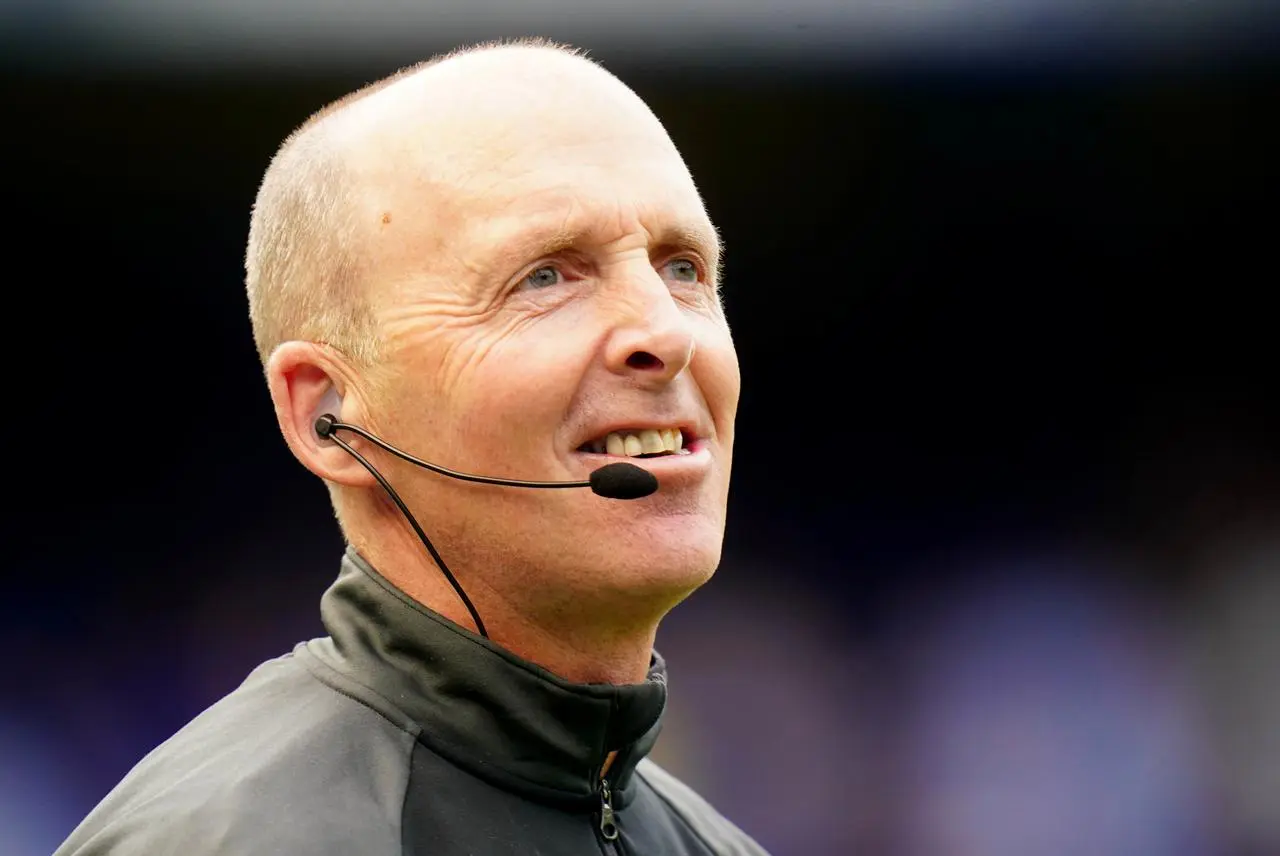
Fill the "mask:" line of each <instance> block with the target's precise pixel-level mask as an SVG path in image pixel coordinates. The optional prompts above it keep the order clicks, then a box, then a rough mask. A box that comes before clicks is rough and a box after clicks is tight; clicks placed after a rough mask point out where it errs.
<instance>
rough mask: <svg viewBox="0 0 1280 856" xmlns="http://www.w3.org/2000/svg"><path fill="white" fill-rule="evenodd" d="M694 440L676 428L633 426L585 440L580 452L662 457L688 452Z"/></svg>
mask: <svg viewBox="0 0 1280 856" xmlns="http://www.w3.org/2000/svg"><path fill="white" fill-rule="evenodd" d="M692 442H693V438H692V437H690V436H689V435H687V434H686V433H685V432H684V431H682V430H681V429H679V428H675V427H672V428H634V429H623V430H620V431H610V432H609V433H608V434H606V435H605V436H603V437H600V438H597V439H595V440H589V441H587V442H586V443H583V444H582V445H581V446H579V447H578V451H579V452H590V453H593V454H596V455H614V456H616V457H620V458H663V457H666V456H668V455H687V454H689V450H688V448H686V446H687V445H688V444H690V443H692Z"/></svg>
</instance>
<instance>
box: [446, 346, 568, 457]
mask: <svg viewBox="0 0 1280 856" xmlns="http://www.w3.org/2000/svg"><path fill="white" fill-rule="evenodd" d="M579 339H581V336H580V335H579V336H578V337H576V338H575V337H574V336H573V332H572V331H554V332H551V331H548V332H546V333H545V334H542V332H541V331H538V332H531V333H530V334H529V335H524V336H514V337H511V338H509V339H506V340H504V341H501V342H497V343H495V344H494V345H493V346H492V347H491V348H489V350H488V351H487V352H486V353H485V354H484V356H483V358H482V359H480V360H478V361H476V362H475V363H474V364H473V365H472V366H471V371H470V372H469V375H468V377H466V379H465V382H464V383H462V384H461V385H460V388H459V389H457V390H456V391H455V392H456V395H455V396H454V400H455V401H456V402H457V404H458V406H459V408H460V410H461V412H460V413H459V414H458V416H459V417H460V418H461V419H462V420H463V421H464V422H465V423H466V427H467V429H468V435H469V436H472V437H488V438H490V439H492V440H494V441H499V442H501V443H503V444H505V445H506V446H508V448H510V447H512V446H515V447H525V448H532V447H537V448H545V447H546V446H547V445H548V444H550V443H551V442H552V441H553V440H554V438H555V436H556V430H557V429H558V428H559V427H560V425H561V424H562V423H563V421H564V418H565V414H566V411H567V410H568V408H569V406H570V403H571V402H572V401H573V398H574V396H575V395H576V393H577V391H578V388H579V386H580V385H581V382H582V377H583V373H584V370H585V369H584V365H585V363H586V362H587V361H588V360H589V357H590V353H591V351H590V348H589V343H586V342H583V341H579Z"/></svg>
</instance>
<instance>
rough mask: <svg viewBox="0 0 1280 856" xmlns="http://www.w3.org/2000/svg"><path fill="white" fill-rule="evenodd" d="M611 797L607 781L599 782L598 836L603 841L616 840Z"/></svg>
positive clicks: (615, 825) (616, 830) (616, 834)
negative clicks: (600, 836) (602, 837)
mask: <svg viewBox="0 0 1280 856" xmlns="http://www.w3.org/2000/svg"><path fill="white" fill-rule="evenodd" d="M612 800H613V797H612V795H611V794H610V793H609V780H608V779H601V780H600V834H601V835H603V836H604V840H605V841H616V840H617V839H618V824H617V823H616V822H615V821H614V819H613V802H612Z"/></svg>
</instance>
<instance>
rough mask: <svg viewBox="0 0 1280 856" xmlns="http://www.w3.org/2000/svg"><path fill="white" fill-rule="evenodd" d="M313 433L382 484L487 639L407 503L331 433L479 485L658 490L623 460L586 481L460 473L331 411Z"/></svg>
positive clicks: (611, 492)
mask: <svg viewBox="0 0 1280 856" xmlns="http://www.w3.org/2000/svg"><path fill="white" fill-rule="evenodd" d="M315 429H316V434H318V435H319V436H320V437H322V438H324V439H326V440H332V441H333V442H334V443H336V444H338V446H340V447H341V448H342V449H344V450H345V451H346V452H347V454H349V455H351V457H353V458H355V459H356V460H357V461H358V462H359V463H360V465H361V466H363V467H364V468H365V469H366V470H368V471H369V474H370V475H372V476H373V477H374V479H376V480H377V482H378V484H380V485H382V489H383V490H385V491H386V492H387V495H388V496H390V497H391V499H392V501H393V502H395V504H396V507H397V508H399V509H400V513H401V514H403V515H404V517H405V519H406V520H408V521H409V525H410V526H412V527H413V531H414V534H416V535H417V536H418V540H419V541H421V542H422V546H424V547H426V548H427V552H428V553H430V554H431V558H432V559H433V560H434V561H435V563H436V565H437V566H439V568H440V570H441V572H442V573H444V577H445V579H446V580H448V581H449V585H451V586H453V590H454V591H455V592H457V593H458V597H459V598H460V599H461V600H462V605H463V606H465V607H466V608H467V612H469V613H470V614H471V620H472V621H474V622H475V623H476V632H478V633H479V634H480V635H481V636H483V637H484V638H486V639H488V638H489V634H488V633H487V632H486V631H485V629H484V622H483V621H481V620H480V613H478V612H476V608H475V605H474V604H473V603H472V602H471V598H469V597H467V593H466V592H465V591H463V590H462V584H461V583H459V582H458V579H457V577H455V576H454V575H453V572H452V571H450V570H449V566H448V565H446V564H445V563H444V559H443V558H441V557H440V553H439V552H438V551H437V550H436V548H435V545H433V544H432V543H431V539H430V538H428V537H427V533H426V532H423V531H422V527H421V526H419V525H418V521H417V520H415V519H414V516H413V515H412V514H411V513H409V506H407V505H405V504H404V500H402V499H401V498H400V496H399V494H397V493H396V492H395V489H394V488H392V487H391V483H390V482H389V481H387V480H386V478H385V477H384V476H383V475H382V473H380V472H378V470H377V469H376V468H375V467H374V466H373V464H371V463H369V461H368V460H366V459H365V457H364V456H363V455H361V454H360V453H359V452H357V451H356V450H355V449H353V448H352V447H351V446H350V444H348V443H347V442H346V441H344V440H343V439H342V438H341V437H339V436H337V435H336V434H334V432H335V431H338V430H344V431H350V432H352V433H354V434H358V435H360V436H361V437H363V438H365V439H366V440H368V441H369V442H370V443H373V444H374V445H375V446H377V447H378V448H380V449H383V450H385V451H387V452H390V453H391V454H393V455H395V456H396V457H397V458H401V459H402V460H405V461H408V462H409V463H411V464H414V465H416V466H419V467H422V468H423V469H427V470H431V472H433V473H439V474H440V475H442V476H448V477H449V478H453V479H460V480H462V481H469V482H478V483H480V484H495V485H501V486H503V487H532V488H565V487H589V488H591V490H592V491H593V492H594V493H595V494H596V495H597V496H603V497H606V498H608V499H640V498H641V497H645V496H648V495H649V494H651V493H653V492H654V491H656V490H657V489H658V479H657V477H655V476H654V474H653V473H651V472H649V471H648V470H646V469H643V468H641V467H637V466H636V465H635V464H628V463H625V462H623V461H617V462H615V463H612V464H605V465H604V466H603V467H600V468H598V469H596V470H593V471H592V473H591V477H590V478H589V479H587V480H586V481H523V480H520V479H504V478H498V477H496V476H476V475H471V474H470V473H460V472H458V471H456V470H451V469H448V468H447V467H442V466H440V465H439V464H433V463H431V462H429V461H424V460H422V459H421V458H415V457H414V456H413V455H410V454H409V453H407V452H402V451H400V450H399V449H397V448H396V447H395V446H392V445H391V444H390V443H388V442H386V441H385V440H383V439H381V438H380V437H376V436H374V435H373V434H370V433H369V432H368V431H366V430H364V429H363V428H361V427H360V426H358V425H349V424H347V423H346V422H339V421H338V420H337V417H335V416H334V415H333V414H331V413H325V414H324V415H322V416H320V417H319V418H318V419H316V424H315Z"/></svg>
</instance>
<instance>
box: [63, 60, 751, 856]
mask: <svg viewBox="0 0 1280 856" xmlns="http://www.w3.org/2000/svg"><path fill="white" fill-rule="evenodd" d="M719 261H720V260H719V245H718V241H717V237H716V232H715V230H714V228H713V227H712V224H711V222H710V220H709V219H708V217H707V214H706V212H705V210H704V206H703V204H702V201H701V199H700V197H699V194H698V192H697V190H696V188H695V186H694V183H693V181H692V179H691V178H690V176H689V173H688V170H687V169H686V167H685V165H684V163H683V161H682V160H681V158H680V156H679V154H678V152H677V151H676V149H675V147H674V145H673V144H672V143H671V141H670V139H669V138H668V136H667V134H666V132H665V131H664V129H663V128H662V126H661V124H660V123H659V122H658V120H657V119H656V118H655V117H654V116H653V114H652V113H651V112H650V110H649V109H648V108H647V107H646V106H645V105H644V103H643V102H642V101H641V100H640V99H639V98H638V97H637V96H636V95H635V94H634V93H633V92H632V91H631V90H629V89H628V88H627V87H626V86H624V85H623V84H622V83H620V82H619V81H618V80H617V79H616V78H614V77H613V76H611V75H610V74H608V73H607V72H605V71H604V70H602V69H601V68H599V67H598V66H597V65H595V64H594V63H592V62H590V61H588V60H587V59H585V58H583V57H581V56H579V55H577V54H576V53H575V52H573V51H572V50H569V49H565V48H562V47H558V46H554V45H549V44H545V43H538V42H524V43H516V44H505V45H485V46H482V47H479V48H472V49H468V50H465V51H459V52H455V53H454V54H452V55H450V56H448V57H445V58H443V59H441V60H437V61H434V62H430V63H427V64H425V65H423V66H419V67H416V68H414V69H410V70H408V71H406V72H403V73H401V74H398V75H396V76H394V77H392V78H390V79H388V80H386V81H382V82H380V83H377V84H374V85H372V86H370V87H367V88H366V89H364V90H361V91H360V92H357V93H355V94H353V95H351V96H349V97H347V98H346V99H343V100H342V101H339V102H338V103H337V104H335V105H332V106H330V107H329V108H327V109H326V110H324V111H322V112H321V113H319V114H317V115H316V116H314V117H312V119H311V120H309V121H308V122H307V123H306V124H305V125H304V126H303V127H302V128H300V129H299V130H298V131H296V132H295V133H294V134H293V135H292V136H290V138H289V139H288V140H287V141H286V142H285V144H284V145H283V146H282V148H281V150H280V151H279V153H278V154H277V156H276V157H275V159H274V160H273V161H272V163H271V166H270V167H269V169H268V170H267V173H266V176H265V178H264V180H263V182H262V186H261V189H260V191H259V195H258V199H257V202H256V205H255V207H254V211H253V216H252V222H251V226H250V234H249V245H248V252H247V256H246V270H247V286H248V294H249V301H250V314H251V318H252V321H253V327H254V335H255V339H256V342H257V345H258V348H259V352H260V354H261V356H262V359H263V361H264V365H265V368H266V376H267V381H268V385H269V387H270V392H271V398H272V402H273V403H274V406H275V413H276V416H277V419H278V421H279V425H280V429H281V431H282V433H283V435H284V438H285V440H286V442H287V443H288V445H289V448H290V449H291V450H292V452H293V454H294V455H295V456H296V457H297V458H298V460H299V461H301V462H302V463H303V465H305V466H306V467H307V468H308V469H310V470H311V471H312V472H313V473H315V474H316V475H318V476H320V477H321V478H322V479H324V481H325V482H326V483H327V485H328V486H329V490H330V493H331V496H332V500H333V505H334V508H335V511H336V514H337V517H338V520H339V522H340V525H341V528H342V531H343V534H344V536H345V538H346V540H347V542H348V544H349V549H348V551H347V553H346V555H345V556H344V558H343V561H342V568H341V572H340V574H339V577H338V579H337V581H336V582H335V583H334V585H333V586H332V587H331V588H330V590H329V591H328V592H327V593H326V594H325V596H324V598H323V601H322V605H321V613H322V617H323V619H324V622H325V625H326V629H327V630H328V631H329V633H330V635H329V636H328V637H326V638H323V639H318V640H312V641H310V642H306V643H303V644H301V645H299V646H298V647H297V648H296V649H295V650H294V651H293V653H292V654H289V655H287V656H285V657H282V658H279V659H277V660H273V661H270V662H268V663H265V664H263V665H262V666H261V667H259V668H258V669H257V670H255V671H254V672H253V673H252V674H251V675H250V676H249V677H248V679H247V680H246V681H245V683H244V684H243V685H242V686H241V687H239V688H238V689H237V690H235V691H234V692H233V693H231V694H230V695H229V696H227V697H226V698H224V699H223V700H221V701H220V702H218V703H217V704H215V705H214V706H213V707H212V708H210V709H209V710H207V711H205V712H204V713H203V714H201V715H200V716H199V717H197V718H196V719H195V720H194V721H193V722H191V723H190V724H189V725H188V726H186V727H185V728H184V729H183V730H181V731H180V732H179V733H178V734H177V735H175V736H174V737H173V738H171V739H170V740H169V741H167V742H166V743H165V744H163V745H162V746H160V747H159V748H158V749H156V750H155V751H154V752H152V753H151V754H150V755H149V756H148V757H147V758H146V759H144V760H143V761H142V762H141V763H140V764H139V765H138V766H137V767H136V768H135V769H134V770H133V771H132V772H131V773H130V774H129V776H128V777H127V778H126V779H125V780H124V781H123V782H122V783H121V784H120V785H119V786H118V787H117V788H116V789H115V790H114V791H113V792H112V793H111V794H110V795H108V796H107V798H106V799H105V800H104V801H103V802H102V804H101V805H99V806H98V807H97V809H95V810H94V812H93V813H92V814H91V815H90V816H89V817H88V819H86V820H85V821H84V823H82V824H81V826H80V827H79V828H78V829H77V830H76V831H75V832H74V833H73V835H72V836H71V838H70V839H69V840H68V841H67V842H66V844H65V845H64V846H63V847H62V849H61V850H60V851H59V852H60V853H62V854H73V853H74V854H98V853H104V854H105V853H111V854H144V853H145V854H164V853H181V854H183V856H197V854H203V853H234V854H256V853H288V854H293V853H297V854H304V853H305V854H339V853H341V854H390V853H397V854H398V853H418V854H433V856H434V854H450V853H469V854H508V853H510V854H515V853H521V854H524V853H540V854H584V853H600V852H603V853H627V854H667V856H673V854H709V853H718V854H757V853H761V852H763V851H761V850H760V848H759V847H758V845H756V844H755V843H754V842H753V841H751V839H749V838H748V837H747V836H746V835H744V834H743V833H742V832H741V831H739V830H738V829H737V828H736V827H735V826H733V825H732V824H731V823H729V822H728V821H727V820H725V819H724V818H723V817H721V816H720V815H719V814H717V813H716V812H715V810H714V809H712V808H711V807H710V806H709V805H708V804H707V803H706V802H704V801H703V800H702V799H701V798H699V797H698V796H697V795H696V794H694V793H693V792H692V791H691V790H690V789H689V788H688V787H686V786H685V785H683V784H681V783H680V782H678V781H676V780H675V779H674V778H673V777H672V776H670V775H669V774H667V773H665V772H663V771H662V770H661V769H659V768H658V767H657V766H656V765H654V764H653V763H652V762H651V761H647V760H645V755H646V753H648V751H649V750H650V749H651V747H652V746H653V744H654V741H655V740H656V738H657V735H658V729H659V726H660V723H661V715H662V710H663V705H664V703H665V699H666V679H665V667H664V665H663V662H662V660H661V659H660V658H659V657H658V656H657V655H656V654H655V653H653V647H652V646H653V642H654V638H655V633H656V629H657V626H658V623H659V621H660V620H661V618H662V617H663V616H664V615H665V614H666V612H667V611H668V610H670V609H671V608H672V607H673V606H674V605H675V604H676V603H678V602H679V601H680V600H681V599H683V598H684V597H686V596H687V595H688V594H689V593H690V592H692V591H693V590H694V589H696V588H697V587H698V586H699V585H701V584H702V583H704V582H706V581H707V579H708V578H709V577H710V576H711V574H712V573H713V571H714V570H715V568H716V566H717V564H718V563H719V559H720V550H721V542H722V538H723V531H724V522H725V519H724V518H725V506H726V500H727V493H728V485H729V471H730V460H731V456H732V450H733V424H734V416H735V412H736V409H737V402H738V392H739V374H738V365H737V358H736V355H735V352H734V347H733V342H732V340H731V338H730V334H729V328H728V325H727V323H726V321H725V317H724V314H723V311H722V309H721V304H720V300H719V293H718V283H717V275H718V268H719ZM335 426H336V427H335ZM346 426H354V427H346ZM362 432H367V434H365V433H362ZM371 438H372V439H371ZM377 439H381V440H382V441H383V442H385V443H388V444H391V445H392V446H394V447H396V448H399V449H402V450H406V451H408V452H411V453H412V454H413V455H416V456H420V457H421V458H424V459H426V460H427V461H434V462H440V463H442V464H444V465H447V466H449V467H450V468H452V469H455V470H461V471H463V472H467V473H481V474H484V475H490V476H497V477H502V478H513V479H539V480H548V481H567V480H583V479H585V478H587V476H588V475H589V474H590V473H591V472H593V471H595V470H597V469H599V468H600V467H601V466H604V465H608V464H610V463H616V462H619V461H630V462H631V463H632V464H634V465H637V466H640V467H641V468H643V469H645V470H648V471H650V472H651V473H652V474H653V475H654V476H656V477H657V479H658V482H659V488H658V490H657V492H656V493H653V494H652V495H649V496H645V497H643V498H639V499H633V500H631V501H624V500H620V499H610V498H605V497H602V496H597V495H596V494H594V493H593V492H591V491H587V490H572V489H566V490H531V489H519V488H514V487H508V486H500V485H494V484H483V483H479V484H478V483H474V482H465V481H460V480H455V479H449V478H443V477H440V476H437V475H432V474H429V473H425V472H423V471H422V470H421V469H419V468H416V467H415V466H413V465H412V464H411V463H409V462H407V461H405V460H403V459H401V458H400V457H398V456H397V455H395V454H392V453H390V452H388V451H387V450H386V449H385V448H384V447H383V446H381V445H380V444H379V443H378V442H376V440H377ZM366 462H367V465H366ZM382 478H385V480H386V483H387V484H386V486H385V489H384V486H383V485H382V484H381V482H380V479H382ZM606 493H607V491H606ZM393 494H394V497H395V498H393ZM401 501H402V502H403V505H404V507H403V509H401V508H400V507H399V504H400V502H401ZM417 524H421V530H422V533H421V535H420V534H419V532H417V531H416V525H417ZM428 543H430V544H432V545H439V551H438V553H437V552H436V550H435V547H434V546H430V547H429V546H428ZM433 555H435V556H437V557H438V559H439V561H436V560H435V559H433V558H432V557H433ZM455 582H456V585H455V584H454V583H455ZM486 637H487V638H486ZM743 750H744V751H748V747H743Z"/></svg>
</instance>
